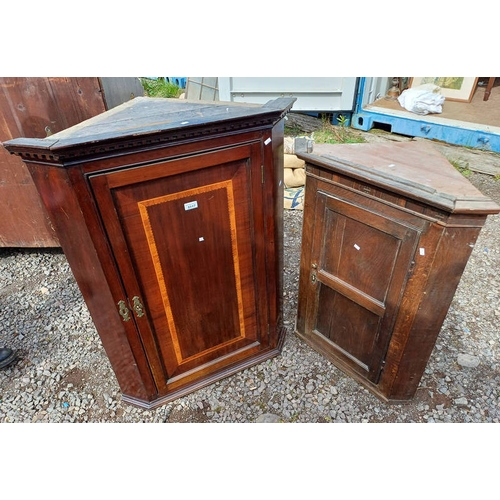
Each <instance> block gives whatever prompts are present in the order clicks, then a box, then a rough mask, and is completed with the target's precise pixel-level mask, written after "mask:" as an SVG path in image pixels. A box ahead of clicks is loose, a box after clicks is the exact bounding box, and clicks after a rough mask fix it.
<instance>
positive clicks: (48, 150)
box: [4, 97, 295, 408]
mask: <svg viewBox="0 0 500 500" xmlns="http://www.w3.org/2000/svg"><path fill="white" fill-rule="evenodd" d="M294 101H295V99H292V98H290V99H288V98H280V99H275V100H273V101H269V102H268V103H266V104H264V105H257V104H248V105H247V104H234V103H223V102H216V103H207V102H201V101H188V100H179V99H156V98H148V97H137V98H135V99H133V100H131V101H129V102H127V103H125V104H122V105H121V106H118V107H116V108H114V109H112V110H109V111H107V112H105V113H102V114H100V115H98V116H96V117H94V118H91V119H89V120H86V121H84V122H82V123H80V124H78V125H75V126H74V127H71V128H68V129H66V130H64V131H61V132H59V133H57V134H54V135H51V136H50V137H47V138H45V139H26V138H18V139H14V140H11V141H8V142H6V143H4V146H5V147H6V148H7V150H8V151H9V152H11V153H14V154H17V155H19V156H20V157H21V158H22V160H23V161H24V162H25V164H26V165H27V166H28V169H29V171H30V173H31V176H32V178H33V180H34V183H35V185H36V187H37V189H38V191H39V193H40V195H41V198H42V200H43V203H44V205H45V207H46V208H47V211H48V214H49V216H50V218H51V221H52V223H53V225H54V227H55V229H56V232H57V236H58V238H59V241H60V242H61V247H62V249H63V251H64V253H65V255H66V257H67V259H68V262H69V264H70V266H71V269H72V271H73V273H74V276H75V278H76V281H77V283H78V285H79V287H80V290H81V292H82V295H83V297H84V299H85V301H86V304H87V305H88V308H89V311H90V313H91V315H92V318H93V321H94V324H95V326H96V328H97V331H98V333H99V335H100V338H101V340H102V344H103V346H104V348H105V351H106V353H107V356H108V358H109V360H110V362H111V365H112V368H113V370H114V373H115V374H116V377H117V380H118V383H119V385H120V388H121V391H122V397H123V399H124V400H125V401H127V402H129V403H132V404H135V405H138V406H141V407H145V408H150V407H154V406H157V405H160V404H162V403H165V402H168V401H172V400H174V399H176V398H178V397H180V396H183V395H185V394H187V393H189V392H192V391H194V390H196V389H198V388H201V387H203V386H206V385H208V384H210V383H213V382H215V381H217V380H220V379H221V378H223V377H226V376H228V375H231V374H234V373H236V372H237V371H239V370H242V369H244V368H247V367H249V366H252V365H254V364H256V363H259V362H262V361H264V360H266V359H269V358H271V357H273V356H275V355H277V354H279V353H280V351H281V347H282V343H283V340H284V334H285V330H284V328H283V321H282V294H283V293H282V266H283V189H284V186H283V180H282V178H283V135H284V118H285V115H286V113H287V112H288V111H289V110H290V109H291V107H292V105H293V103H294Z"/></svg>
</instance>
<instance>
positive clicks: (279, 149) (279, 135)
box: [264, 120, 285, 347]
mask: <svg viewBox="0 0 500 500" xmlns="http://www.w3.org/2000/svg"><path fill="white" fill-rule="evenodd" d="M284 128H285V125H284V120H281V121H280V122H279V123H277V124H276V125H275V126H274V128H273V130H272V136H271V137H272V142H271V144H270V145H269V146H266V145H264V148H268V147H272V155H271V154H270V152H269V151H268V150H267V149H264V162H265V163H267V162H270V163H271V165H272V169H273V172H272V177H271V179H272V182H269V183H267V184H266V186H265V195H264V204H266V203H269V202H270V201H271V200H272V206H269V216H268V218H267V226H268V231H269V233H270V235H271V237H270V238H269V239H268V249H267V256H268V257H267V258H268V260H269V261H271V262H272V268H273V273H274V276H275V278H274V279H273V281H272V284H273V287H272V290H269V294H270V295H269V304H270V305H271V304H272V306H271V311H270V326H271V331H270V335H271V339H270V342H271V347H276V346H277V345H278V344H279V343H280V341H281V340H282V339H281V338H280V337H279V336H280V332H279V331H280V329H281V327H282V326H283V325H282V323H283V266H284V246H283V237H284V235H283V227H284V222H283V219H284V214H283V212H284V189H285V185H284V181H283V178H284V147H283V140H284ZM264 144H265V143H264ZM270 192H271V193H272V194H271V195H270V196H269V194H270ZM268 283H270V281H268Z"/></svg>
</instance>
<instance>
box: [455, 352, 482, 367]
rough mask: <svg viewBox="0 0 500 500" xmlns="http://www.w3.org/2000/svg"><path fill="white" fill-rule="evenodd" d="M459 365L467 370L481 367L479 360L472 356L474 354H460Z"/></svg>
mask: <svg viewBox="0 0 500 500" xmlns="http://www.w3.org/2000/svg"><path fill="white" fill-rule="evenodd" d="M457 363H458V364H459V365H460V366H464V367H466V368H476V367H477V366H479V358H478V357H476V356H472V354H459V355H458V358H457Z"/></svg>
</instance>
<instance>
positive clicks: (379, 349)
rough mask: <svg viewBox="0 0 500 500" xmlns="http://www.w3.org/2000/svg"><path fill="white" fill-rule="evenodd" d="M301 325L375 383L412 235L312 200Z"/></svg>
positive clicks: (337, 202)
mask: <svg viewBox="0 0 500 500" xmlns="http://www.w3.org/2000/svg"><path fill="white" fill-rule="evenodd" d="M317 196H318V198H317V203H316V214H315V220H314V233H313V245H312V254H311V256H312V262H311V281H312V283H313V286H315V287H316V290H315V293H314V294H313V297H314V300H315V304H314V306H313V308H312V311H313V315H312V318H310V319H309V320H308V324H307V325H306V326H307V328H308V329H310V331H311V332H312V333H313V334H314V335H319V336H320V337H321V338H322V339H323V342H324V340H325V339H326V340H327V343H328V344H329V345H330V348H331V349H332V350H333V351H334V352H335V353H336V355H337V356H339V357H340V358H341V359H343V360H344V362H346V363H347V364H349V366H351V367H352V368H353V369H354V370H356V371H358V372H360V373H362V374H363V376H365V377H367V378H368V379H370V380H372V381H374V382H376V381H377V379H378V377H379V375H380V372H381V368H382V366H383V359H384V356H385V352H386V348H387V345H388V342H389V339H390V335H391V332H392V326H393V324H394V320H395V315H396V311H397V306H398V304H399V301H400V299H401V295H402V291H403V288H404V285H405V283H406V279H407V277H408V272H409V270H410V269H411V262H412V258H413V255H414V252H415V248H416V244H417V241H418V237H419V231H418V230H417V229H416V228H413V227H410V226H407V225H406V224H404V223H403V222H400V221H395V220H391V219H390V218H388V217H385V216H384V215H382V214H380V213H376V212H373V211H370V210H367V209H366V208H363V207H360V206H357V205H355V204H353V203H350V202H348V201H347V200H343V199H340V198H337V197H335V196H332V195H328V194H326V193H322V192H318V195H317Z"/></svg>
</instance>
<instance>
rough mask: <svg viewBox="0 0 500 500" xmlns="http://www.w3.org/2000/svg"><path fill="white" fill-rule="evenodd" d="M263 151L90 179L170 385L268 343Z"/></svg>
mask: <svg viewBox="0 0 500 500" xmlns="http://www.w3.org/2000/svg"><path fill="white" fill-rule="evenodd" d="M259 154H260V148H259V147H257V146H255V145H247V146H242V147H236V148H232V149H231V150H230V151H229V152H228V151H226V152H225V154H223V155H221V154H214V153H207V154H205V155H197V156H196V158H194V159H193V162H196V165H197V166H198V168H197V170H196V171H188V172H182V173H179V170H180V167H179V165H178V163H179V162H181V161H185V162H189V161H190V159H189V158H186V159H183V160H173V161H172V162H165V163H164V166H163V168H161V165H160V168H159V165H158V164H155V165H152V166H151V167H142V168H141V174H140V176H139V175H138V174H136V175H134V173H133V171H131V170H128V171H127V172H124V173H120V172H116V173H111V174H107V175H104V176H103V175H101V176H96V177H93V178H92V179H91V182H92V185H93V187H94V190H95V192H96V198H97V199H98V200H99V205H100V208H101V212H102V214H103V222H104V224H105V226H106V229H107V231H108V233H109V234H110V242H111V244H112V246H113V250H114V253H115V256H116V260H117V265H118V266H119V268H120V272H121V274H122V276H123V279H124V281H125V287H126V289H127V292H128V295H129V297H133V296H136V295H138V296H140V297H141V298H142V300H143V302H144V308H145V311H146V314H145V315H144V316H142V317H141V318H138V317H135V321H136V322H137V325H138V328H139V329H140V331H141V334H142V335H144V336H148V335H149V336H151V337H152V338H153V339H154V345H155V346H156V348H157V349H158V351H159V353H160V359H161V362H162V364H163V369H164V371H165V373H166V377H167V379H168V380H169V383H170V384H171V385H173V386H175V385H178V384H180V383H182V378H183V377H193V374H194V373H195V372H197V371H198V370H204V372H206V371H207V370H208V371H210V370H212V369H218V368H220V367H221V366H224V365H227V364H230V363H231V362H234V361H235V360H239V359H242V358H244V357H245V356H247V355H248V356H250V355H252V354H255V352H256V351H258V350H259V349H261V348H262V346H263V345H265V344H266V342H267V338H262V336H261V331H262V325H263V324H264V323H265V321H266V319H265V318H263V317H261V315H259V313H258V311H257V308H256V296H257V293H258V291H259V292H260V293H265V292H264V291H263V290H258V285H257V283H256V280H255V276H254V269H255V266H258V265H261V266H265V263H263V262H256V261H255V259H256V257H255V255H254V254H255V252H254V246H253V245H254V238H253V228H254V220H255V217H259V216H261V214H256V213H254V203H257V206H258V205H259V201H261V200H259V199H258V198H259V197H260V196H261V180H260V175H256V174H255V173H254V172H253V169H254V168H255V167H254V166H255V165H257V168H258V170H257V173H260V162H259V161H258V159H259ZM221 158H223V159H224V162H223V163H220V161H221ZM255 159H257V161H255ZM149 168H150V172H151V177H153V178H148V175H147V174H148V169H149ZM169 171H173V172H176V173H175V174H174V175H170V176H169V175H168V172H169ZM162 172H163V174H162Z"/></svg>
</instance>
